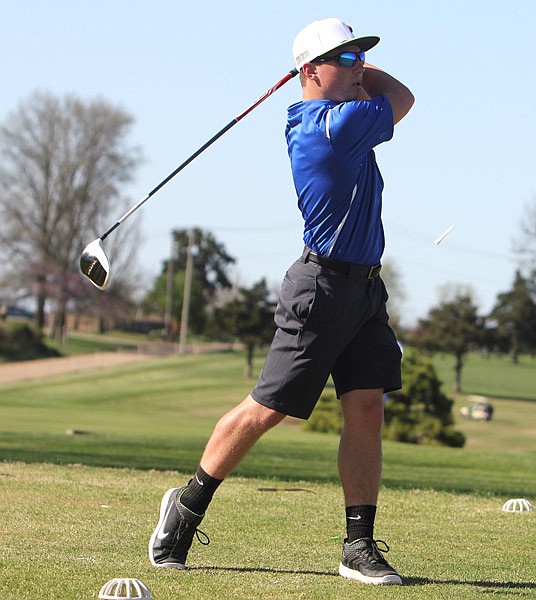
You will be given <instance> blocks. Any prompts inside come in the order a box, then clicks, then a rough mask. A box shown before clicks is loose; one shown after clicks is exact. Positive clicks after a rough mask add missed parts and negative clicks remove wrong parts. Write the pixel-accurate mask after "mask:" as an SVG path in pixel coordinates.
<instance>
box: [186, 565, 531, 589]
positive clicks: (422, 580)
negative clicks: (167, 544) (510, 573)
mask: <svg viewBox="0 0 536 600" xmlns="http://www.w3.org/2000/svg"><path fill="white" fill-rule="evenodd" d="M188 570H189V571H222V572H230V573H273V574H274V575H278V574H279V575H319V576H321V577H333V578H340V575H339V574H338V573H337V572H335V571H312V570H311V571H310V570H302V569H268V568H264V567H222V566H218V567H216V566H205V567H189V568H188ZM403 581H404V586H405V587H409V586H414V587H419V586H424V585H449V586H451V585H470V586H474V587H479V588H487V589H489V590H515V589H518V590H524V589H527V590H528V589H530V590H534V589H536V583H534V582H528V581H483V580H474V581H473V580H464V579H432V578H429V577H403Z"/></svg>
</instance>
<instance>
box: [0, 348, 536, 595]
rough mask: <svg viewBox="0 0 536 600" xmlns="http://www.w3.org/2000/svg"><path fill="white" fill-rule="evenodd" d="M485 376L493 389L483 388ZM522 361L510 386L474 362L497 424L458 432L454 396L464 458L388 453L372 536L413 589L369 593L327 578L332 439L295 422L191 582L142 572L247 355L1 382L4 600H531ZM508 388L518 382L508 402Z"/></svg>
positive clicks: (252, 470)
mask: <svg viewBox="0 0 536 600" xmlns="http://www.w3.org/2000/svg"><path fill="white" fill-rule="evenodd" d="M473 361H474V363H473ZM485 361H487V362H485ZM486 365H488V371H489V373H488V377H487V379H486V378H485V377H484V379H478V377H481V376H482V374H483V372H484V371H485V366H486ZM522 365H523V366H522V367H521V369H517V370H516V371H514V375H511V374H510V375H509V374H508V372H509V368H512V369H515V367H511V365H509V363H508V362H506V361H502V360H501V359H499V358H496V357H494V358H491V359H481V358H480V357H476V356H471V357H469V360H468V364H467V369H466V377H465V382H466V383H465V384H466V386H467V387H468V389H470V390H471V393H474V394H481V395H484V394H485V393H486V394H487V395H488V396H490V397H491V396H492V397H493V404H494V406H495V408H496V413H495V416H494V419H493V420H492V421H491V422H489V423H483V422H473V421H466V420H463V419H461V417H459V416H458V410H459V408H460V407H461V406H462V405H463V404H464V403H465V402H466V401H467V399H466V398H465V396H458V397H456V405H455V409H456V410H455V412H456V420H457V423H456V427H457V428H460V429H462V430H463V431H464V432H465V433H466V435H467V437H468V441H467V445H466V447H465V448H462V449H451V448H441V447H422V446H413V445H408V444H400V443H393V442H388V443H386V444H385V466H384V477H383V487H382V493H381V510H380V511H379V514H378V525H377V530H376V531H377V536H378V537H380V538H382V537H385V538H386V539H387V541H388V542H389V544H390V545H391V546H392V552H391V553H390V554H389V558H390V559H391V560H392V562H393V564H394V565H395V566H396V567H397V568H399V569H400V571H401V573H402V575H403V576H404V579H405V582H406V586H405V587H403V588H401V589H399V588H391V589H373V590H370V589H369V588H366V591H364V589H363V587H362V586H360V585H359V584H355V583H353V582H349V581H345V580H342V579H341V578H339V577H338V576H337V575H336V568H337V563H338V559H339V553H340V545H341V536H342V535H343V530H342V527H343V518H342V516H341V513H342V508H341V502H342V499H341V492H340V489H339V486H338V484H337V471H336V452H337V444H338V439H337V436H335V435H324V434H317V433H311V432H305V431H303V430H302V429H301V427H300V425H299V423H298V422H297V421H295V420H288V422H284V423H283V424H282V425H281V426H280V427H278V428H276V429H275V430H273V431H271V432H269V433H268V434H267V435H266V436H265V437H264V438H263V439H261V441H260V442H259V443H258V445H257V446H256V447H255V448H254V449H253V450H252V452H251V453H250V455H248V457H246V459H245V460H244V461H243V463H242V464H241V465H240V466H239V468H238V469H237V471H236V472H235V474H234V476H233V477H231V478H230V479H229V480H228V481H227V482H225V485H224V486H222V487H221V488H220V490H219V491H218V494H217V502H215V503H214V505H213V506H212V507H211V511H210V514H209V516H207V519H206V520H205V522H204V523H203V527H202V529H206V530H207V532H208V533H209V535H210V536H211V539H212V543H211V545H210V546H208V547H206V548H205V547H202V546H200V545H195V546H194V548H193V549H192V555H191V564H192V566H193V568H192V569H191V570H190V571H188V572H186V573H175V572H172V573H170V572H167V571H166V572H161V571H155V570H154V569H152V568H151V567H150V565H149V564H148V561H147V558H146V544H147V541H148V537H149V536H150V533H151V529H152V527H153V526H154V521H155V519H156V517H157V509H158V504H159V501H160V497H161V495H162V493H163V492H164V491H165V490H166V489H167V488H168V487H169V486H173V485H176V484H179V483H182V482H184V481H185V480H186V479H187V478H188V477H189V476H190V474H191V472H192V470H193V469H194V468H195V466H196V464H197V462H198V460H199V456H200V453H201V451H202V449H203V446H204V444H205V442H206V439H207V436H208V435H209V433H210V431H211V429H212V427H213V425H214V424H215V422H216V420H217V419H218V417H219V415H221V414H222V413H223V412H224V411H225V410H226V409H227V408H229V407H230V406H232V405H233V404H234V403H235V402H236V401H238V400H240V399H241V398H242V397H243V396H245V395H246V394H247V393H248V391H249V389H250V388H251V385H252V382H251V381H247V380H244V379H243V378H242V373H243V367H244V356H243V355H242V354H234V353H222V354H218V355H204V356H203V355H202V356H181V357H168V358H158V359H151V360H148V361H147V362H143V363H135V364H130V365H123V366H121V367H117V368H112V369H102V368H94V369H92V370H90V371H87V372H79V373H75V374H70V375H62V376H57V377H56V376H54V377H50V378H46V379H43V380H40V381H24V382H19V383H12V384H9V385H4V386H2V387H1V389H0V456H1V457H2V459H3V460H4V462H3V463H0V511H1V512H0V514H1V515H2V524H1V526H0V527H1V531H2V534H1V535H2V537H1V541H2V550H1V551H0V598H7V599H9V600H23V599H25V598H28V599H32V600H33V599H36V598H44V599H46V598H59V599H75V600H79V599H80V600H82V599H84V598H96V597H97V592H98V590H99V588H100V586H101V585H102V584H104V583H105V582H106V581H107V580H108V579H111V578H113V577H119V576H130V577H137V578H139V579H141V580H143V581H144V582H145V583H147V584H148V585H149V587H150V588H151V590H152V591H153V596H154V598H155V600H157V599H159V600H166V599H168V598H169V599H171V598H189V599H190V598H194V599H195V598H220V597H221V598H236V599H241V598H313V599H316V598H347V597H349V596H352V595H356V596H357V597H361V596H362V595H364V594H367V595H374V596H378V597H380V598H395V597H396V598H401V599H402V600H404V599H405V598H412V599H414V598H419V599H420V598H469V599H476V598H482V597H487V596H489V595H493V597H498V598H512V597H513V598H532V597H534V596H535V594H536V583H535V576H534V573H535V571H534V564H536V553H535V548H536V533H535V527H534V525H535V521H534V513H532V514H525V515H508V514H505V513H503V512H502V511H501V507H502V504H503V503H504V501H505V500H507V499H509V498H512V497H525V498H528V499H531V500H532V501H533V503H535V504H536V469H535V467H534V465H535V464H536V449H535V446H534V439H535V432H536V402H533V395H534V391H533V390H534V384H533V381H534V362H531V359H524V362H523V363H522ZM448 366H449V365H448V361H445V364H440V366H439V368H440V369H441V368H448ZM256 367H257V370H258V368H259V367H260V361H257V364H256ZM531 371H532V372H531ZM473 374H474V379H473ZM507 380H510V381H515V382H516V387H515V393H512V394H511V395H509V393H508V389H507V387H506V384H505V383H504V382H505V381H507ZM480 381H483V383H479V382H480ZM494 382H496V383H495V384H494ZM448 384H449V383H448V381H447V382H446V384H445V385H446V386H448ZM493 385H495V386H496V388H492V386H493ZM493 389H495V393H494V394H493V395H492V394H490V393H489V391H490V390H491V391H493ZM67 429H74V430H76V431H77V432H78V433H77V434H76V435H73V436H69V435H66V433H65V432H66V430H67ZM110 467H116V468H110ZM179 472H180V473H182V474H179ZM291 489H292V490H300V491H290V490H291ZM261 490H262V491H261ZM244 515H246V518H244Z"/></svg>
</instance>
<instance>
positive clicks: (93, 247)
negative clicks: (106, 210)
mask: <svg viewBox="0 0 536 600" xmlns="http://www.w3.org/2000/svg"><path fill="white" fill-rule="evenodd" d="M297 74H298V70H297V69H292V70H291V71H289V72H288V73H287V74H286V75H285V76H284V77H283V78H282V79H280V80H279V81H278V82H277V83H276V84H275V85H274V86H272V87H271V88H270V89H269V90H267V91H266V92H265V93H264V94H263V95H262V96H261V97H260V98H259V99H258V100H256V101H255V102H253V104H251V105H250V106H248V107H247V108H246V109H245V110H244V111H243V112H241V113H240V114H239V115H238V116H236V117H235V118H234V119H233V120H232V121H230V122H229V123H227V125H225V127H223V128H222V129H220V131H218V133H216V135H214V136H213V137H211V138H210V140H208V142H206V143H205V144H203V145H202V146H201V148H199V150H196V151H195V152H194V153H193V154H192V155H191V156H190V157H189V158H187V159H186V160H185V161H184V162H183V163H182V164H181V165H179V166H178V167H177V168H176V169H175V170H174V171H173V172H172V173H170V174H169V175H168V176H167V177H166V178H165V179H164V180H163V181H161V182H160V183H159V184H158V185H157V186H156V187H155V188H154V189H153V190H151V191H150V192H149V193H148V194H147V195H146V196H145V197H144V198H142V199H141V200H140V201H139V202H138V203H137V204H136V205H134V206H133V207H132V208H131V209H130V210H129V211H127V212H126V213H125V214H124V215H123V216H122V217H120V218H119V219H118V221H117V222H116V223H115V224H114V225H112V227H110V229H108V230H107V231H105V232H104V233H103V234H102V235H101V236H100V237H99V238H97V239H96V240H93V241H92V242H90V243H89V244H88V245H87V246H86V247H85V248H84V251H83V252H82V255H81V256H80V269H81V271H82V275H84V277H86V278H87V279H89V281H91V283H92V284H93V285H94V286H95V287H97V288H99V290H104V289H106V287H107V285H108V283H109V281H110V261H109V260H108V257H107V256H106V253H105V252H104V248H103V247H102V242H103V241H104V240H105V239H106V238H107V237H108V236H109V235H110V233H112V231H114V230H115V229H117V228H118V227H119V225H121V223H122V222H123V221H125V220H126V219H128V217H130V215H132V214H133V213H134V212H136V211H137V210H138V208H140V206H142V205H143V204H145V202H147V200H149V198H150V197H151V196H153V195H154V194H156V192H158V190H160V189H161V188H163V187H164V186H165V185H166V183H168V181H170V180H171V179H173V177H175V175H177V173H179V172H180V171H182V170H183V169H184V167H186V166H188V165H189V164H190V163H191V162H192V161H193V160H194V159H195V158H197V157H198V156H199V155H200V154H201V153H202V152H204V151H205V150H206V149H207V148H208V147H209V146H211V145H212V144H213V143H214V142H215V141H216V140H218V139H219V138H220V137H221V136H222V135H223V134H224V133H227V132H228V131H229V129H231V127H233V126H234V125H236V124H237V123H238V122H239V121H240V120H242V119H243V118H244V117H245V116H246V115H248V114H249V113H250V112H251V111H252V110H253V109H255V108H256V107H257V106H259V104H260V103H261V102H263V101H264V100H266V98H268V96H271V95H272V94H273V93H274V92H276V91H277V90H278V89H279V88H280V87H281V86H283V85H284V84H285V83H287V81H289V80H290V79H292V78H293V77H295V76H296V75H297Z"/></svg>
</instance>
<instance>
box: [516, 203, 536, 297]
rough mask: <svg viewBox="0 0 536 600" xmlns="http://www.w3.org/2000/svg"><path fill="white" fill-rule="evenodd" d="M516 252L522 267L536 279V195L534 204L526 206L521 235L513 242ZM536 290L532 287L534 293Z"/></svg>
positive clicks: (532, 278)
mask: <svg viewBox="0 0 536 600" xmlns="http://www.w3.org/2000/svg"><path fill="white" fill-rule="evenodd" d="M512 246H513V249H514V252H515V253H516V254H517V255H518V257H519V266H520V268H521V269H522V270H523V271H524V272H526V273H528V274H529V275H530V276H531V280H532V281H534V280H535V274H536V196H535V197H534V198H533V199H532V204H528V205H527V206H526V207H525V214H524V215H523V218H522V221H521V224H520V232H519V235H517V236H516V238H515V241H514V242H513V244H512ZM535 292H536V290H535V289H532V293H533V294H534V293H535Z"/></svg>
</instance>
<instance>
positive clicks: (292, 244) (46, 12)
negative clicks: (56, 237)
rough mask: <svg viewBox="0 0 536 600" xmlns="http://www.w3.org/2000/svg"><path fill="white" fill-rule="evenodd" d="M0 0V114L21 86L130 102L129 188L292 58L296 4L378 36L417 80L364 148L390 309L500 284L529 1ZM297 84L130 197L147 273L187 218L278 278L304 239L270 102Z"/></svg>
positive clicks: (525, 74)
mask: <svg viewBox="0 0 536 600" xmlns="http://www.w3.org/2000/svg"><path fill="white" fill-rule="evenodd" d="M1 7H2V10H1V14H2V18H1V21H2V36H1V37H0V50H1V51H0V56H2V59H1V65H2V76H3V85H2V94H1V95H0V120H4V119H5V117H7V115H8V113H9V112H11V111H13V110H14V109H15V108H16V107H17V105H18V104H19V103H20V102H21V101H23V100H25V99H26V98H27V97H28V96H29V94H30V93H31V92H32V91H34V90H44V91H50V92H52V93H54V94H57V95H60V96H62V95H64V94H65V93H74V94H76V95H78V96H80V97H82V98H85V99H90V98H94V97H97V96H99V97H103V98H105V99H107V100H109V101H110V102H112V103H114V104H115V105H117V106H120V107H121V108H123V109H124V110H126V111H127V112H129V113H130V114H131V115H132V116H133V117H134V119H135V125H134V127H133V129H132V134H131V138H130V142H131V143H132V144H136V145H139V146H140V147H141V148H142V151H143V155H144V159H145V160H144V163H143V164H142V166H141V167H140V168H139V169H138V170H137V174H136V179H135V181H134V183H133V184H131V185H129V186H128V188H126V189H125V194H128V196H129V197H131V199H132V204H134V203H135V202H137V201H138V200H139V199H141V198H142V197H143V196H145V194H146V193H147V192H149V191H150V190H152V189H153V188H154V187H155V186H156V185H157V184H158V183H159V182H160V181H161V180H162V179H164V177H166V176H167V175H168V174H169V173H170V172H171V171H173V169H175V167H176V166H177V165H178V164H180V163H181V162H182V161H183V160H184V159H185V158H186V157H188V156H189V155H190V154H191V153H192V152H193V151H195V150H196V149H197V148H199V147H200V146H201V145H202V144H203V143H204V142H205V141H207V140H208V139H209V138H210V137H211V136H212V135H213V134H214V133H216V132H217V131H219V129H220V128H221V127H223V126H224V125H225V124H226V123H228V122H229V121H230V120H231V119H232V118H233V117H234V116H236V115H237V114H239V113H240V112H241V111H242V110H243V109H244V108H246V106H248V105H249V104H250V103H251V102H253V101H254V100H255V99H257V98H258V97H259V96H260V95H261V94H262V93H263V92H264V91H265V90H266V89H267V88H269V87H271V86H272V85H273V84H274V83H275V82H276V81H278V80H279V79H280V78H281V77H282V76H283V75H284V74H285V73H286V72H287V71H288V70H290V69H291V68H292V67H293V62H292V56H291V50H290V48H291V46H292V40H293V38H294V36H295V34H296V33H297V32H298V31H299V30H300V29H301V28H302V27H304V26H305V25H307V24H308V23H309V22H310V21H312V20H315V19H321V18H326V17H332V16H336V17H339V18H341V19H343V20H344V21H346V22H347V23H349V24H351V25H352V26H353V28H354V30H355V31H357V33H358V34H361V35H370V34H375V35H379V36H380V37H381V42H380V44H379V45H378V46H377V47H376V48H374V49H373V50H372V51H371V52H370V53H369V54H368V55H367V60H369V62H372V63H373V64H376V65H378V66H380V67H382V68H384V69H385V70H387V71H389V72H390V73H392V74H393V75H395V76H396V77H398V78H399V79H400V80H401V81H403V82H404V83H406V84H407V85H408V87H410V89H411V90H412V91H413V92H414V94H415V96H416V104H415V106H414V108H413V110H412V112H411V113H410V115H409V116H408V117H406V119H404V121H402V122H401V123H400V124H399V125H398V126H397V131H396V133H395V137H394V139H393V141H391V142H390V143H388V144H385V145H383V146H381V147H379V148H378V150H377V158H378V162H379V164H380V168H381V170H382V173H383V176H384V179H385V182H386V187H385V193H384V225H385V230H386V237H387V248H386V253H385V258H386V259H388V260H389V261H391V262H393V263H394V265H395V266H396V269H397V271H398V272H399V274H400V279H401V282H402V285H403V287H404V290H405V294H406V301H405V303H404V311H403V314H404V316H405V321H406V322H407V323H411V322H414V321H415V319H417V318H419V317H423V316H425V315H426V313H427V311H428V310H429V309H430V308H431V307H432V306H434V305H436V304H437V303H438V301H439V298H440V296H439V290H440V289H448V288H450V289H454V288H455V286H457V285H471V286H472V287H473V289H474V290H475V292H476V299H477V303H478V305H479V307H480V309H481V311H482V312H486V311H488V310H490V309H491V307H492V305H493V302H494V300H495V297H496V295H497V294H498V293H500V292H502V291H506V290H508V289H510V287H511V284H512V282H513V278H514V272H515V269H516V261H515V257H514V255H513V254H512V241H513V239H514V238H515V237H516V236H517V235H518V234H519V232H520V223H521V219H522V216H523V214H524V211H525V207H526V206H527V205H528V204H529V203H532V202H533V201H535V196H536V170H535V169H534V164H533V163H534V156H535V153H534V138H535V134H536V118H535V116H534V111H533V109H532V103H533V99H534V97H535V95H536V69H535V68H534V49H533V43H532V41H533V37H534V24H535V23H536V3H535V2H533V0H511V1H510V2H508V3H506V2H504V1H501V2H499V1H496V0H487V1H484V0H464V1H460V0H452V1H450V2H435V1H432V0H427V1H426V0H406V1H405V2H402V1H395V0H384V1H382V0H377V1H375V2H368V3H356V2H355V1H350V0H341V1H340V2H338V3H329V4H328V3H326V2H325V1H322V2H320V1H317V0H309V1H308V2H307V3H299V2H288V1H287V2H282V1H280V0H272V1H269V2H251V1H247V2H246V1H243V0H239V1H232V0H230V1H228V2H219V1H216V0H205V1H204V2H188V3H186V2H179V1H178V0H177V1H175V2H172V1H171V0H150V1H148V0H147V1H141V0H129V1H126V0H106V1H104V0H92V1H79V2H72V1H69V2H67V1H63V0H49V1H48V2H41V1H37V0H27V1H26V2H24V3H18V4H17V3H14V2H6V1H5V0H3V1H2V2H1ZM299 98H300V89H299V83H298V81H297V80H296V79H295V80H292V81H291V82H289V83H287V84H286V86H284V87H283V88H282V89H281V90H279V91H278V92H277V94H275V95H274V96H272V97H271V98H269V99H268V100H267V101H266V102H264V103H263V104H262V105H261V106H259V107H258V108H257V109H256V110H255V111H254V112H253V113H251V114H250V115H249V116H248V117H247V118H245V119H244V120H243V121H241V122H240V123H239V124H238V125H236V127H234V128H233V129H232V130H231V131H230V132H228V133H227V134H226V135H225V136H224V137H223V138H222V139H221V140H219V141H218V142H217V143H216V144H215V145H214V146H212V147H211V148H210V149H209V150H207V151H206V152H205V153H203V154H202V155H201V156H200V157H199V158H198V159H196V161H195V162H194V163H192V164H191V165H190V166H188V167H187V169H185V170H184V171H183V172H182V173H180V174H179V175H178V176H177V177H176V178H175V179H174V180H173V181H172V182H171V183H169V184H168V185H167V186H166V187H164V188H163V189H162V190H161V191H160V192H158V193H157V194H156V195H155V196H154V197H152V198H151V200H150V201H149V202H148V203H147V204H146V205H145V206H144V207H143V208H142V209H141V210H140V211H139V213H138V215H139V217H137V218H139V219H140V226H141V231H142V235H143V243H142V245H141V247H140V255H139V257H140V259H141V261H142V265H143V268H144V271H145V274H146V279H147V280H151V278H152V277H153V276H154V275H156V274H157V273H158V272H159V271H160V269H161V265H162V261H163V260H164V259H165V258H166V256H167V255H168V253H169V247H170V232H171V230H172V229H174V228H181V229H183V228H187V227H192V226H199V227H203V228H205V229H209V230H211V231H212V232H213V233H214V234H215V236H216V237H217V239H218V240H220V241H221V242H223V243H224V245H225V247H226V248H227V250H228V252H229V253H230V254H231V255H233V256H235V257H236V259H237V265H236V269H235V278H236V279H237V280H238V281H239V282H240V283H241V284H243V285H250V284H252V283H254V282H256V281H258V280H259V279H260V278H261V277H266V278H267V279H268V281H269V282H270V284H271V285H272V286H274V287H276V286H277V285H279V283H280V281H281V279H282V277H283V274H284V272H285V270H286V268H287V267H288V265H289V264H290V263H291V262H292V261H293V260H294V258H295V257H296V256H297V255H298V254H299V253H300V252H301V248H302V241H301V219H300V215H299V212H298V209H297V207H296V198H295V194H294V188H293V185H292V180H291V175H290V168H289V163H288V157H287V153H286V146H285V140H284V135H283V132H284V127H285V120H286V107H287V106H288V105H289V104H291V103H292V102H294V101H296V100H298V99H299ZM121 214H122V211H121V213H120V214H117V217H120V216H121ZM113 220H115V217H114V219H112V221H113ZM112 224H113V223H110V225H112ZM450 225H454V226H455V229H454V231H453V232H452V233H451V234H450V235H449V236H448V237H447V238H446V239H445V240H444V241H443V242H442V243H441V244H440V245H439V246H436V245H434V244H433V240H434V239H435V238H436V237H437V236H439V235H440V234H441V233H442V232H443V231H445V230H446V229H447V227H449V226H450ZM100 233H102V232H95V237H97V235H99V234H100ZM89 241H91V240H88V242H89ZM111 258H112V260H113V256H112V257H111Z"/></svg>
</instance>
